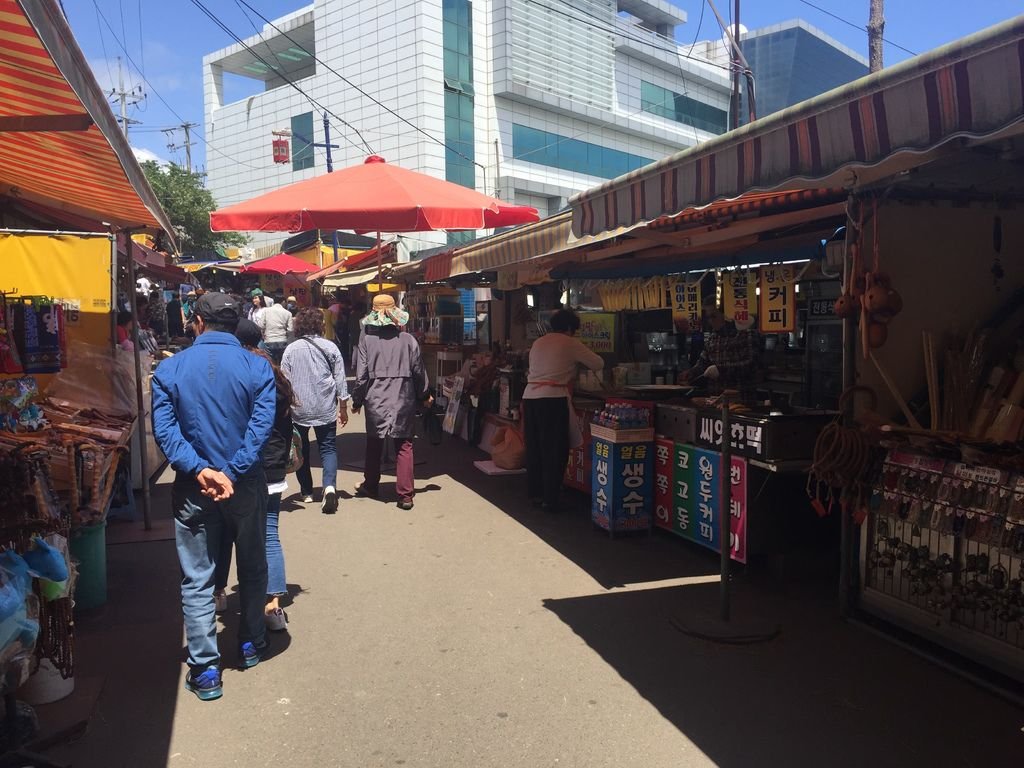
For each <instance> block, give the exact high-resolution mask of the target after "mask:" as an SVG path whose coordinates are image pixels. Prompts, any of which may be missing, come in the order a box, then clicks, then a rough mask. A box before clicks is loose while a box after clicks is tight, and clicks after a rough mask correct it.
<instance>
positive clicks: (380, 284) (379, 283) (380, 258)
mask: <svg viewBox="0 0 1024 768" xmlns="http://www.w3.org/2000/svg"><path fill="white" fill-rule="evenodd" d="M383 262H384V255H383V254H382V253H381V251H380V231H379V230H378V232H377V293H381V292H382V291H383V290H384V278H383V277H382V276H381V269H382V267H383Z"/></svg>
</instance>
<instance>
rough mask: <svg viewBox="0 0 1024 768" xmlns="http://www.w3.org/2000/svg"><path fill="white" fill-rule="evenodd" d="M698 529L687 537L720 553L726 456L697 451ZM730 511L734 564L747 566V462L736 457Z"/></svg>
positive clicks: (696, 517)
mask: <svg viewBox="0 0 1024 768" xmlns="http://www.w3.org/2000/svg"><path fill="white" fill-rule="evenodd" d="M693 460H694V502H693V507H694V510H695V512H694V517H693V520H694V526H693V529H692V531H691V533H690V534H686V537H687V538H689V539H691V540H693V541H695V542H697V543H698V544H701V545H703V546H705V547H708V548H709V549H713V550H715V551H716V552H718V551H720V549H719V548H720V545H721V531H720V528H721V523H720V522H719V521H720V520H721V517H720V515H721V514H723V510H722V501H723V499H722V492H721V491H722V485H721V483H722V474H721V473H722V454H720V453H718V452H717V451H706V450H702V449H694V450H693ZM729 476H730V481H731V483H732V487H731V491H730V496H731V500H730V504H729V506H730V509H729V539H730V541H729V545H728V546H729V548H730V553H731V556H732V559H733V560H736V561H738V562H741V563H745V562H747V461H746V459H744V458H742V457H739V456H733V457H732V460H731V472H730V473H729Z"/></svg>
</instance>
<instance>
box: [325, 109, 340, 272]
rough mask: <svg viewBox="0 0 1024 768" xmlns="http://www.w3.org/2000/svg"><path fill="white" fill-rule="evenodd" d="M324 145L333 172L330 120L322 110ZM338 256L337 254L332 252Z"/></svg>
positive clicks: (329, 168) (329, 167)
mask: <svg viewBox="0 0 1024 768" xmlns="http://www.w3.org/2000/svg"><path fill="white" fill-rule="evenodd" d="M324 147H325V148H326V150H327V172H328V173H334V162H333V161H332V160H331V122H330V120H328V119H327V112H324ZM334 258H335V259H337V258H338V254H334Z"/></svg>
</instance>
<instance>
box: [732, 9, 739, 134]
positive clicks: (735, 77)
mask: <svg viewBox="0 0 1024 768" xmlns="http://www.w3.org/2000/svg"><path fill="white" fill-rule="evenodd" d="M733 40H734V41H735V42H736V47H739V44H740V0H736V2H735V10H734V11H733ZM732 64H733V69H732V105H733V109H732V127H733V128H739V127H740V56H739V52H735V53H734V54H733V56H732Z"/></svg>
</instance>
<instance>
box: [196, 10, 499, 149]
mask: <svg viewBox="0 0 1024 768" xmlns="http://www.w3.org/2000/svg"><path fill="white" fill-rule="evenodd" d="M192 2H196V0H192ZM236 2H241V3H242V5H244V6H245V7H246V8H248V9H249V10H250V11H252V12H253V13H254V14H256V16H258V17H259V18H260V19H262V20H263V21H264V22H265V23H267V24H269V25H270V26H271V27H273V28H274V29H275V30H276V31H277V32H278V34H280V35H283V36H284V37H285V38H286V39H287V40H288V41H289V42H291V43H292V44H293V45H296V46H298V47H299V48H300V50H303V51H305V52H306V53H307V54H309V55H310V56H312V57H313V59H314V60H315V61H316V62H317V63H318V64H320V65H321V66H323V67H324V68H325V69H326V70H327V71H328V72H330V73H331V74H333V75H334V76H335V77H337V78H338V79H340V80H341V81H342V82H343V83H345V85H347V86H349V87H350V88H354V89H355V90H356V91H358V92H359V93H360V94H362V95H363V96H365V97H366V98H368V99H369V100H370V101H372V102H373V103H374V104H376V105H377V106H378V107H380V108H381V109H383V110H385V111H386V112H388V113H389V114H391V115H393V116H394V117H396V118H398V119H399V120H400V121H401V122H403V123H405V124H406V125H408V126H409V127H410V128H412V129H413V130H415V131H416V132H417V133H420V134H422V135H424V136H426V137H427V138H428V139H430V140H431V141H434V142H436V143H437V144H440V145H441V146H442V147H444V148H445V149H446V150H448V151H450V152H453V153H455V154H456V155H458V156H459V157H461V158H462V159H463V160H467V161H469V162H471V163H473V165H476V166H478V167H480V168H484V166H483V165H482V164H481V163H478V162H477V161H476V160H474V159H472V158H470V157H467V156H466V155H464V154H462V153H461V152H460V151H459V150H457V149H455V148H454V147H450V146H449V145H448V144H446V143H445V142H444V141H442V140H441V139H439V138H437V137H436V136H434V135H433V134H432V133H430V132H429V131H425V130H424V129H423V128H420V126H418V125H416V124H415V123H413V122H411V121H409V120H407V119H405V118H404V117H402V116H401V115H400V114H398V113H397V112H396V111H395V110H393V109H391V107H389V106H387V105H386V104H384V103H383V102H382V101H380V100H379V99H377V98H376V97H374V96H372V95H370V94H369V93H367V92H366V91H364V90H363V89H362V88H360V87H359V86H358V85H356V84H355V83H353V82H352V81H351V80H349V79H348V78H347V77H345V76H344V75H343V74H341V73H340V72H339V71H338V70H336V69H335V68H334V67H332V66H331V65H330V64H328V63H327V62H325V61H323V60H322V59H321V58H320V57H319V56H317V55H316V53H314V52H312V51H307V50H306V49H305V48H303V47H302V44H301V43H299V42H298V41H297V40H295V38H293V37H292V36H291V35H289V34H288V33H287V32H285V31H284V30H283V29H281V28H280V27H279V26H277V24H275V23H274V22H272V21H271V20H270V19H268V18H267V17H266V16H264V15H263V14H262V13H260V12H259V11H257V10H256V9H255V8H253V7H252V6H251V5H249V3H248V2H246V0H236Z"/></svg>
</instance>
